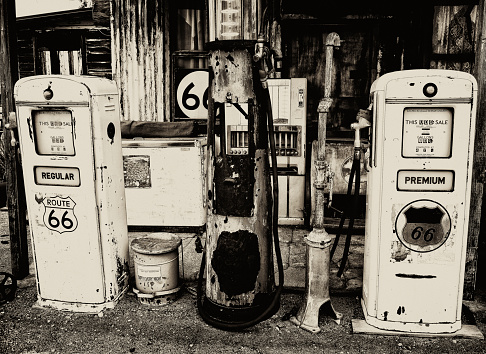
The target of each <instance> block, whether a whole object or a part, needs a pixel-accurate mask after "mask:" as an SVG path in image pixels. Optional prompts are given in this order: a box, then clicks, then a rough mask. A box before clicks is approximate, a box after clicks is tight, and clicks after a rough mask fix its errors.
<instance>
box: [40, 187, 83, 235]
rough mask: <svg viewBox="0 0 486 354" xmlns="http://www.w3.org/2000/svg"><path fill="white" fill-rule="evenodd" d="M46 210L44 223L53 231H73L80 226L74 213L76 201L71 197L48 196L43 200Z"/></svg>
mask: <svg viewBox="0 0 486 354" xmlns="http://www.w3.org/2000/svg"><path fill="white" fill-rule="evenodd" d="M42 204H44V207H45V211H44V216H43V221H44V225H45V226H46V227H47V228H48V229H49V230H52V231H56V232H59V233H60V234H62V233H63V232H72V231H74V230H76V228H77V227H78V219H77V218H76V215H75V214H74V207H75V206H76V203H75V202H74V200H73V199H72V198H71V197H60V196H55V197H46V198H44V200H42Z"/></svg>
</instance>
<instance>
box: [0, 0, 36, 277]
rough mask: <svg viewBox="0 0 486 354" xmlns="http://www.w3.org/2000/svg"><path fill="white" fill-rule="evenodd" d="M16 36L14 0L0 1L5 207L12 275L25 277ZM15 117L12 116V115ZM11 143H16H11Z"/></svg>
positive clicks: (25, 231) (25, 244)
mask: <svg viewBox="0 0 486 354" xmlns="http://www.w3.org/2000/svg"><path fill="white" fill-rule="evenodd" d="M18 78H19V74H18V60H17V35H16V14H15V1H11V0H0V81H1V94H2V98H1V103H2V116H3V121H4V122H6V123H11V124H9V127H10V129H4V132H3V134H4V143H5V162H6V166H5V167H6V168H5V169H6V175H7V176H6V177H7V206H8V220H9V231H10V252H11V258H12V274H13V275H14V276H15V277H17V278H19V279H22V278H25V277H26V276H27V275H28V274H29V257H28V246H27V225H26V212H25V211H26V201H25V191H24V184H23V179H22V167H21V165H20V163H19V157H20V156H19V149H18V143H17V140H16V138H15V130H14V128H15V125H16V124H15V121H13V122H10V115H11V113H15V102H14V96H13V88H14V84H15V82H16V81H17V80H18ZM12 116H13V117H14V115H12ZM12 142H15V143H14V144H12Z"/></svg>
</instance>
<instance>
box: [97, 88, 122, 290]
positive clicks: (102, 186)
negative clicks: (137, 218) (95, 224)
mask: <svg viewBox="0 0 486 354" xmlns="http://www.w3.org/2000/svg"><path fill="white" fill-rule="evenodd" d="M91 102H92V111H91V114H92V115H93V148H94V165H95V166H94V168H95V178H96V185H95V186H96V199H97V205H98V213H99V220H100V224H99V225H100V239H101V248H102V254H103V271H104V274H105V288H106V290H105V291H106V296H107V300H114V299H117V298H118V297H119V296H120V295H121V294H122V293H123V292H124V291H125V290H126V289H127V287H128V272H129V267H128V229H127V212H126V202H125V184H124V175H123V157H122V141H121V132H120V116H119V110H118V104H117V102H118V96H117V95H115V94H103V95H93V96H92V98H91Z"/></svg>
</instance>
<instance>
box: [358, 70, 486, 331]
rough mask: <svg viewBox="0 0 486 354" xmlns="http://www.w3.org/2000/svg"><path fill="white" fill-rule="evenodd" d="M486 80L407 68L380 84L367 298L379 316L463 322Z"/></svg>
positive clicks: (378, 319) (413, 323) (404, 323)
mask: <svg viewBox="0 0 486 354" xmlns="http://www.w3.org/2000/svg"><path fill="white" fill-rule="evenodd" d="M476 92H477V84H476V81H475V79H474V78H473V77H472V76H471V75H469V74H467V73H464V72H459V71H450V70H406V71H400V72H393V73H389V74H386V75H383V76H382V77H380V78H379V79H377V80H376V81H375V82H374V83H373V85H372V87H371V97H372V104H373V123H372V124H373V126H372V134H371V149H370V163H369V166H370V171H369V172H368V188H367V214H366V231H365V232H366V240H365V259H364V274H363V298H362V307H363V311H364V315H365V318H366V322H367V323H368V324H370V325H372V326H375V327H378V328H381V329H385V330H396V331H405V332H422V333H424V332H426V333H449V332H455V331H457V330H459V329H460V328H461V309H462V294H463V283H464V268H465V254H466V247H467V230H468V219H469V201H470V193H471V170H472V161H473V160H472V153H473V144H474V132H475V114H476V112H475V110H476Z"/></svg>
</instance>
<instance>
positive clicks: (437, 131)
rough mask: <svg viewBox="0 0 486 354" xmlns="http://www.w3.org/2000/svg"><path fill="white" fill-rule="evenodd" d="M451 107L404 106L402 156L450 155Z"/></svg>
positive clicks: (446, 156)
mask: <svg viewBox="0 0 486 354" xmlns="http://www.w3.org/2000/svg"><path fill="white" fill-rule="evenodd" d="M453 118H454V114H453V110H452V109H451V108H437V107H435V108H428V107H424V108H405V110H404V111H403V139H402V156H403V157H445V158H448V157H451V151H452V123H453Z"/></svg>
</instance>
